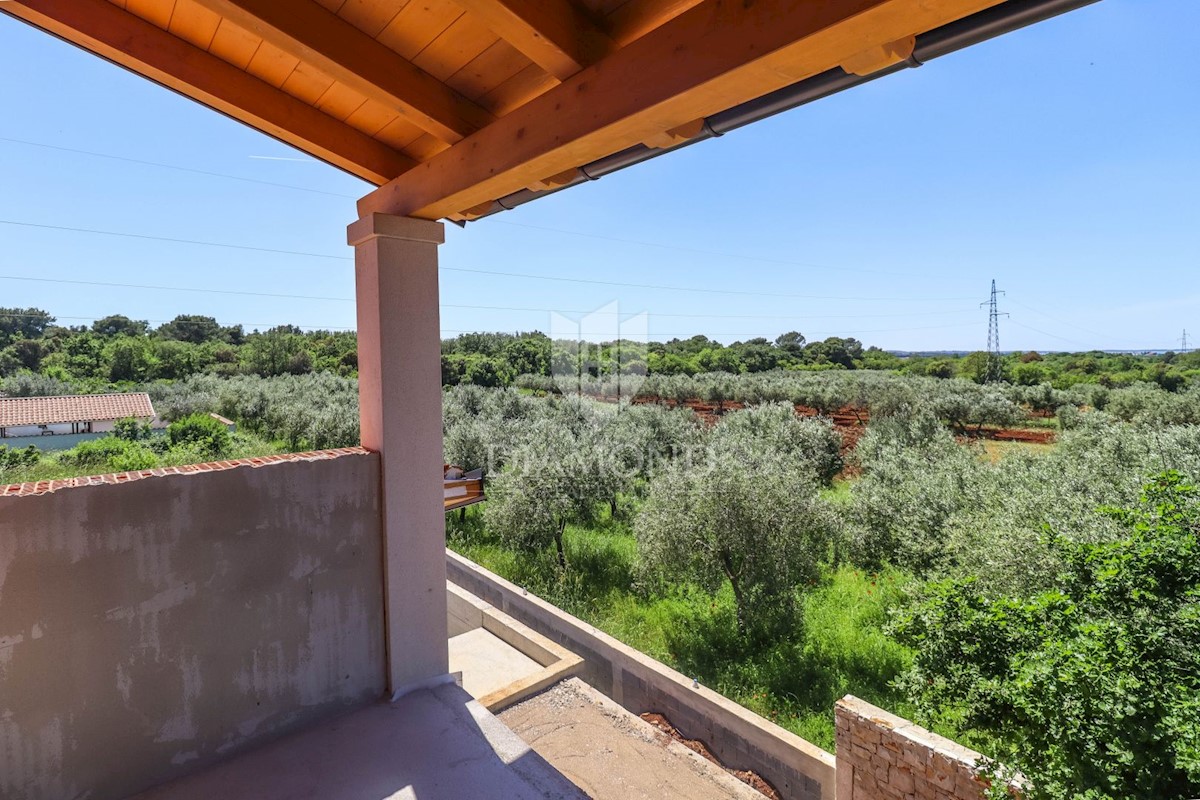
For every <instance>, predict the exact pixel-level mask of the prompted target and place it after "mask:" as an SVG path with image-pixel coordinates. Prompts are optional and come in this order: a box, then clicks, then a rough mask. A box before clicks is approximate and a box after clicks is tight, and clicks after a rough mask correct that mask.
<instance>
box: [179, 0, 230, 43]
mask: <svg viewBox="0 0 1200 800" xmlns="http://www.w3.org/2000/svg"><path fill="white" fill-rule="evenodd" d="M220 24H221V18H220V17H218V16H217V15H216V14H214V13H212V12H211V11H209V10H208V9H207V8H202V7H201V6H198V5H196V4H195V3H193V2H192V1H191V0H179V2H177V3H176V4H175V11H174V13H172V14H171V24H170V25H168V26H167V30H169V31H170V32H171V33H173V34H175V35H176V36H179V37H181V38H183V39H186V40H187V41H189V42H191V43H192V44H194V45H196V46H197V47H199V48H200V49H201V50H207V49H208V46H209V45H210V44H211V43H212V40H213V36H214V35H215V34H216V32H217V27H218V26H219V25H220Z"/></svg>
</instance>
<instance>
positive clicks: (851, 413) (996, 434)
mask: <svg viewBox="0 0 1200 800" xmlns="http://www.w3.org/2000/svg"><path fill="white" fill-rule="evenodd" d="M601 399H603V400H605V401H607V402H616V398H609V397H605V398H601ZM633 402H634V403H635V404H636V405H652V404H659V405H665V406H666V407H668V408H675V407H677V406H679V405H680V403H679V402H677V401H675V400H672V399H669V398H661V397H656V396H648V397H644V396H639V397H637V398H635V399H634V401H633ZM682 405H685V406H687V407H688V408H690V409H691V410H692V411H694V412H695V413H696V416H698V417H700V419H702V420H704V422H705V423H707V424H709V425H715V424H716V422H717V420H719V419H720V418H721V416H722V415H723V414H726V413H728V412H730V411H737V410H738V409H742V408H745V407H746V404H745V403H742V402H739V401H736V400H728V401H726V402H724V403H722V404H721V405H720V407H719V408H718V407H717V406H716V405H715V404H713V403H706V402H704V401H703V400H697V399H692V400H685V401H684V402H683V403H682ZM796 413H797V414H799V415H800V416H802V417H817V416H822V415H821V412H820V411H818V410H817V409H815V408H811V407H810V406H801V405H798V406H796ZM824 416H827V417H828V418H829V419H831V420H832V421H833V425H834V427H836V428H837V429H838V430H839V431H840V432H841V434H842V457H843V458H845V457H846V456H847V455H848V454H849V453H850V452H851V451H852V450H854V448H855V446H857V445H858V440H859V439H860V438H862V435H863V434H864V433H866V429H867V423H868V422H870V421H871V415H870V413H868V411H867V410H866V409H860V408H855V407H854V406H843V407H842V408H839V409H837V410H836V411H834V412H832V413H830V414H826V415H824ZM1035 416H1036V415H1035ZM963 436H964V437H965V438H968V439H995V440H996V441H998V442H1029V443H1032V444H1050V443H1052V442H1053V441H1054V431H1050V430H1027V429H1023V428H1000V429H996V428H984V429H982V430H979V431H974V430H970V431H966V432H965V433H964V434H963Z"/></svg>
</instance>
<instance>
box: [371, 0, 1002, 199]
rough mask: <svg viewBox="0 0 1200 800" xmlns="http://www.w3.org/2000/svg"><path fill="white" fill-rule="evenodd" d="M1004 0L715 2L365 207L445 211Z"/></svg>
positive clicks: (375, 195)
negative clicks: (650, 77)
mask: <svg viewBox="0 0 1200 800" xmlns="http://www.w3.org/2000/svg"><path fill="white" fill-rule="evenodd" d="M998 2H1001V0H826V2H821V3H804V4H797V3H796V2H795V0H759V2H755V3H728V2H725V0H705V2H703V3H701V4H700V5H698V6H696V7H695V8H693V9H692V10H691V11H688V12H686V13H685V14H682V15H681V16H679V17H676V18H675V19H673V20H671V21H670V22H668V23H666V24H665V25H663V26H662V27H660V28H658V29H657V30H656V31H654V32H652V33H650V34H648V35H646V36H644V37H642V38H640V39H638V40H636V41H634V42H632V43H630V44H629V45H627V46H626V47H624V48H622V49H620V50H617V51H616V52H615V53H613V54H612V55H611V56H609V57H608V58H606V59H605V60H604V61H602V62H600V63H599V64H597V65H594V66H592V67H589V68H588V69H586V70H584V71H583V72H581V73H579V74H578V75H575V76H574V77H572V78H570V79H568V80H567V81H565V82H564V83H562V84H561V85H560V86H557V87H555V88H554V89H551V90H550V91H548V92H546V93H545V94H543V95H541V96H539V97H537V98H534V99H533V100H531V101H530V102H528V103H527V104H525V105H524V106H521V107H520V108H517V109H515V110H514V111H512V112H510V113H509V114H508V115H507V116H504V117H502V118H501V119H499V120H498V121H497V122H495V123H494V124H492V125H491V126H489V127H488V128H486V129H484V130H482V131H480V132H479V133H477V134H475V135H474V136H471V137H470V138H468V139H466V140H464V141H463V142H461V143H460V144H458V145H456V146H454V147H451V148H449V149H448V150H446V151H445V152H443V153H439V154H438V155H437V156H435V157H433V158H432V159H430V160H429V161H427V162H426V163H423V164H421V165H420V166H418V167H417V168H415V169H413V170H412V171H410V172H408V173H406V174H404V175H402V176H400V177H399V178H397V179H396V180H393V181H390V182H389V183H388V184H387V185H386V186H383V187H381V188H379V189H377V190H376V191H374V192H372V193H371V194H369V195H367V196H366V197H364V198H363V199H362V200H360V201H359V204H358V207H359V212H360V214H361V215H366V214H368V213H371V212H382V213H388V214H398V215H402V216H405V215H407V216H415V217H421V218H425V219H440V218H442V217H445V216H447V215H449V214H454V213H457V212H460V211H462V210H463V209H466V208H471V207H473V206H476V205H478V204H480V203H484V202H487V201H488V200H494V199H496V198H498V197H502V196H504V195H506V194H508V193H510V192H513V191H516V190H518V189H520V188H522V187H525V186H528V185H530V184H531V183H534V182H536V181H538V180H541V179H543V178H544V177H545V176H546V175H555V174H558V173H560V172H562V171H564V170H567V169H570V168H572V167H578V166H580V165H581V164H586V163H588V162H590V161H592V160H595V159H597V158H601V157H603V156H606V155H610V154H612V153H615V152H618V151H619V150H622V149H624V148H626V147H629V146H631V145H633V144H636V143H638V142H642V141H645V140H646V139H647V138H648V137H653V136H655V135H656V134H658V133H660V132H662V131H668V130H671V129H673V128H676V127H678V126H680V125H685V124H687V123H688V122H691V121H693V120H696V119H700V118H702V117H707V116H709V115H711V114H714V113H716V112H718V111H723V110H725V109H728V108H731V107H732V106H734V105H737V104H738V103H740V102H744V101H747V100H751V99H753V98H755V97H760V96H762V95H764V94H766V93H768V92H771V91H774V90H776V89H780V88H783V87H784V86H788V85H790V84H792V83H795V82H796V81H799V80H802V79H804V78H806V77H810V76H812V75H815V74H818V73H820V72H824V71H826V70H829V69H832V68H834V67H836V66H838V65H840V64H841V63H842V62H843V61H844V60H845V59H847V58H850V57H852V56H854V55H856V54H858V53H862V52H863V51H865V50H869V49H870V48H872V47H877V46H880V45H883V44H885V43H887V42H893V41H896V40H899V39H902V38H903V37H905V36H910V35H914V34H917V33H922V32H924V31H927V30H931V29H933V28H936V27H938V26H940V25H944V24H946V23H948V22H952V21H954V20H956V19H960V18H962V17H965V16H967V15H969V14H973V13H975V12H978V11H982V10H984V9H985V8H988V7H990V6H993V5H996V4H997V3H998ZM649 76H652V77H653V79H652V80H651V79H647V78H648V77H649Z"/></svg>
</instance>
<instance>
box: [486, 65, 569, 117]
mask: <svg viewBox="0 0 1200 800" xmlns="http://www.w3.org/2000/svg"><path fill="white" fill-rule="evenodd" d="M558 83H559V81H558V78H555V77H554V76H553V75H550V74H548V73H547V72H546V71H545V70H543V69H542V68H541V67H539V66H538V65H537V64H530V65H529V66H527V67H526V68H525V69H523V70H521V71H520V72H518V73H517V74H516V75H513V76H512V77H511V78H509V79H508V80H506V81H504V82H503V83H501V84H500V85H499V86H497V87H496V88H495V89H492V90H491V91H490V92H488V93H487V94H486V95H484V96H483V97H481V98H480V99H479V102H480V104H481V105H482V106H483V107H484V108H486V109H487V110H488V111H491V112H492V113H493V114H495V115H496V116H497V117H503V116H504V115H506V114H508V113H509V112H511V111H513V110H514V109H517V108H520V107H521V106H523V105H525V104H526V103H528V102H529V101H530V100H532V99H533V98H535V97H537V96H538V95H541V94H545V93H546V92H548V91H550V90H551V89H553V88H554V87H555V86H557V85H558Z"/></svg>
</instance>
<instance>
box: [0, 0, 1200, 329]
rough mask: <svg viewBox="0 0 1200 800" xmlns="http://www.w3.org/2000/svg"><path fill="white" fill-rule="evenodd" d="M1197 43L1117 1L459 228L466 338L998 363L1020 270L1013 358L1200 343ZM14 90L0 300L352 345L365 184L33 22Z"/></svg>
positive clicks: (1177, 4) (5, 94)
mask: <svg viewBox="0 0 1200 800" xmlns="http://www.w3.org/2000/svg"><path fill="white" fill-rule="evenodd" d="M1197 29H1200V4H1198V3H1196V2H1194V0H1102V2H1100V3H1098V4H1096V5H1094V6H1091V7H1088V8H1084V9H1082V10H1080V11H1076V12H1073V13H1071V14H1068V15H1066V16H1064V17H1060V18H1058V19H1055V20H1051V21H1049V22H1046V23H1043V24H1041V25H1039V26H1035V27H1032V28H1028V29H1025V30H1023V31H1019V32H1017V33H1014V34H1010V35H1008V36H1005V37H1003V38H1001V39H998V40H995V41H992V42H989V43H985V44H983V45H980V46H977V47H975V48H972V49H969V50H967V51H964V52H961V53H958V54H954V55H951V56H947V57H945V58H942V59H938V60H937V61H934V62H931V63H930V64H927V65H925V66H924V67H922V68H920V69H918V70H908V71H905V72H902V73H899V74H897V75H894V76H891V77H888V78H885V79H883V80H881V81H877V82H875V83H873V84H869V85H867V86H864V87H860V88H858V89H855V90H852V91H850V92H846V93H843V94H842V95H839V96H835V97H833V98H829V99H826V100H823V101H820V102H819V103H815V104H811V105H809V106H805V107H803V108H800V109H797V110H794V111H792V112H789V113H786V114H784V115H781V116H779V117H775V118H773V119H770V120H767V121H764V122H761V123H758V124H756V125H753V126H750V127H748V128H743V129H741V130H739V131H736V132H733V133H731V134H729V135H727V136H725V137H722V138H721V139H718V140H715V141H709V142H704V143H701V144H698V145H696V146H693V147H690V148H687V149H686V150H683V151H680V152H677V153H673V154H671V155H668V156H666V157H664V158H660V159H656V160H654V161H651V162H648V163H646V164H643V165H640V166H638V167H634V168H632V169H630V170H626V171H624V172H622V173H618V174H615V175H612V176H609V177H607V178H604V179H603V180H601V181H598V182H595V183H591V184H586V185H583V186H580V187H577V188H574V189H571V190H570V191H567V192H562V193H559V194H557V195H555V196H553V197H550V198H547V199H543V200H539V201H538V202H536V203H533V204H530V205H527V206H525V207H522V208H520V209H518V210H516V211H513V212H508V213H505V214H503V215H500V216H497V217H493V218H490V219H488V220H485V221H482V222H479V223H475V224H472V225H469V226H468V227H467V229H466V230H459V229H458V228H456V227H454V226H448V231H447V244H446V245H445V246H444V247H443V248H442V253H441V263H442V266H443V267H445V268H447V269H445V270H444V271H443V274H442V301H443V304H444V306H443V311H442V325H443V328H444V329H445V331H446V335H453V333H454V332H458V331H469V330H508V331H515V330H533V329H541V330H547V329H548V326H549V320H550V313H549V310H550V309H553V310H558V311H562V312H567V313H568V314H577V313H578V312H586V311H588V310H591V309H596V308H599V307H601V306H603V305H605V304H606V303H609V302H612V301H616V302H618V303H619V304H620V308H621V309H622V311H623V312H629V313H634V312H646V313H647V314H648V318H649V330H650V335H651V337H652V338H671V337H672V336H676V335H679V336H688V335H691V334H693V333H705V334H708V335H710V336H713V337H714V338H717V339H720V340H722V341H725V342H730V341H734V340H736V339H746V338H750V337H753V336H759V335H761V336H767V337H771V338H773V337H774V336H776V335H778V334H779V333H782V332H784V331H788V330H800V331H801V332H803V333H805V334H806V335H807V336H808V337H809V338H810V339H812V338H818V337H824V336H827V335H847V336H857V337H858V338H860V339H862V340H863V341H864V342H866V343H867V344H878V345H880V346H883V347H887V348H893V349H979V348H982V347H983V345H984V344H985V342H986V335H987V318H986V310H984V309H980V308H979V303H980V301H983V300H986V299H987V292H988V288H989V283H990V280H991V279H992V278H995V279H996V280H997V282H998V284H999V286H1000V288H1001V289H1004V290H1006V291H1007V293H1008V294H1007V296H1006V297H1005V298H1002V299H1003V301H1004V302H1003V303H1002V307H1003V308H1004V310H1007V311H1008V312H1009V313H1010V314H1011V316H1010V317H1009V318H1007V319H1004V320H1002V324H1001V345H1002V347H1004V348H1005V349H1030V348H1036V349H1042V350H1060V349H1086V348H1091V347H1098V348H1165V347H1169V346H1171V345H1173V344H1174V345H1177V344H1178V339H1179V336H1180V332H1181V330H1182V329H1183V328H1185V327H1186V328H1188V329H1189V330H1190V331H1192V335H1193V336H1194V338H1195V340H1196V341H1200V65H1198V64H1197V63H1196V61H1195V58H1194V50H1195V38H1194V37H1195V31H1196V30H1197ZM0 72H2V74H3V75H5V80H4V81H3V83H2V84H0V108H2V109H3V110H4V111H3V114H2V115H0V220H3V221H4V222H3V223H0V276H3V277H0V305H3V306H38V307H41V308H45V309H46V310H48V311H50V312H52V313H53V314H55V315H57V316H58V317H59V319H60V321H61V322H62V323H64V324H67V323H69V324H80V323H84V322H90V321H91V320H92V319H94V318H95V317H96V316H99V315H105V314H110V313H123V314H126V315H129V316H132V317H136V318H142V319H150V320H154V321H158V320H166V319H169V318H171V317H173V316H174V315H176V314H180V313H201V314H210V315H212V316H215V317H217V318H218V319H219V320H221V322H223V323H225V324H231V323H239V322H240V323H243V324H245V325H246V326H247V328H248V329H250V328H256V327H257V328H264V327H269V326H271V325H275V324H280V323H285V322H290V323H295V324H299V325H302V326H305V327H341V328H349V327H352V326H353V324H354V307H353V303H352V302H348V301H347V300H346V299H345V298H350V297H352V296H353V271H352V266H351V262H350V261H349V260H348V258H349V256H350V253H349V249H348V248H346V247H345V244H344V243H345V226H346V224H348V223H349V222H351V221H352V220H353V218H354V199H356V198H357V197H358V196H360V195H362V194H364V193H366V192H367V191H368V190H369V188H370V187H369V186H367V185H366V184H365V183H363V182H361V181H358V180H357V179H354V178H351V177H348V176H346V175H345V174H343V173H341V172H339V171H338V170H336V169H334V168H332V167H329V166H326V165H324V164H321V163H319V162H315V161H312V160H310V159H308V158H306V157H304V156H303V155H302V154H300V153H297V152H296V151H294V150H291V149H289V148H287V147H285V146H283V145H281V144H279V143H277V142H275V141H274V140H272V139H269V138H268V137H266V136H263V135H261V134H259V133H257V132H255V131H252V130H250V129H249V128H246V127H244V126H242V125H240V124H238V123H235V122H233V121H231V120H228V119H226V118H225V117H222V116H220V115H218V114H215V113H213V112H211V111H209V110H208V109H206V108H203V107H201V106H199V105H197V104H195V103H193V102H191V101H188V100H185V99H183V98H181V97H179V96H177V95H175V94H172V93H171V92H168V91H166V90H164V89H161V88H159V87H158V86H155V85H153V84H151V83H149V82H148V81H145V80H143V79H141V78H138V77H136V76H134V75H132V74H130V73H127V72H124V71H123V70H121V69H119V68H116V67H113V66H111V65H110V64H108V63H106V62H103V61H101V60H99V59H97V58H95V57H93V56H90V55H88V54H85V53H83V52H81V51H79V50H76V49H74V48H72V47H70V46H69V45H66V44H63V43H62V42H59V41H57V40H55V39H53V38H51V37H49V36H46V35H44V34H41V33H39V32H37V31H35V30H33V29H31V28H28V27H26V26H25V25H23V24H21V23H18V22H15V21H13V20H11V19H9V18H7V17H0ZM29 143H36V144H37V145H41V146H34V145H33V144H29ZM51 147H54V148H66V149H51ZM70 150H85V151H90V152H94V153H103V154H109V155H112V156H120V157H123V158H127V159H136V160H142V161H151V162H161V163H164V164H172V165H177V166H180V167H186V168H188V169H190V170H198V171H202V172H212V173H220V174H222V175H231V176H239V177H242V178H245V179H247V180H245V181H239V180H233V179H230V178H228V177H215V176H211V175H204V174H198V173H197V172H186V171H179V170H170V169H163V168H161V167H156V166H148V165H142V164H137V163H132V162H130V161H119V160H114V159H110V158H99V157H96V156H92V155H84V154H81V153H76V152H70ZM270 183H278V184H287V185H289V186H294V187H303V188H304V189H306V190H308V191H299V190H296V189H292V188H282V187H278V186H271V185H268V184H270ZM13 222H17V223H26V224H24V225H14V224H9V223H13ZM31 224H32V225H42V226H45V225H49V226H60V227H73V228H87V229H93V230H104V231H120V232H129V233H136V234H143V235H147V236H155V237H164V238H175V239H187V240H197V241H210V242H224V243H230V244H237V245H245V246H251V247H260V248H265V249H268V250H285V251H294V252H296V253H311V254H319V255H321V256H324V257H312V256H305V255H292V254H284V253H270V252H256V251H249V250H239V249H229V248H215V247H206V246H197V245H189V244H181V243H172V242H162V241H153V240H140V239H134V238H126V237H111V236H98V235H91V234H84V233H76V232H70V231H65V230H56V229H50V228H45V227H31ZM457 270H489V271H495V272H509V273H513V272H519V273H526V274H534V275H543V276H560V277H571V278H585V279H594V280H604V281H612V282H616V283H632V284H655V285H664V286H675V287H680V286H690V287H697V288H703V289H706V290H717V291H705V292H685V291H678V290H673V289H645V288H636V287H618V286H607V285H596V284H587V283H572V282H566V281H543V280H531V279H526V278H517V277H511V276H499V275H491V276H489V275H484V274H479V273H473V272H461V271H457ZM14 278H25V279H29V278H37V279H40V280H37V281H34V280H16V279H14ZM47 279H49V280H72V281H93V282H101V283H120V284H130V285H143V286H146V285H151V286H168V287H190V288H196V289H206V290H209V291H207V292H181V291H166V290H160V289H140V288H122V287H112V286H92V285H80V284H69V283H57V282H49V280H47ZM721 290H727V291H732V292H740V294H732V293H729V294H727V293H723V292H722V291H721ZM238 292H257V293H261V294H294V295H305V296H311V297H314V298H327V299H307V300H301V299H295V298H283V297H264V296H250V295H245V294H238ZM461 306H490V307H510V308H519V309H537V310H529V311H524V310H522V311H518V310H498V309H481V308H463V307H461ZM688 315H695V316H688Z"/></svg>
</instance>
